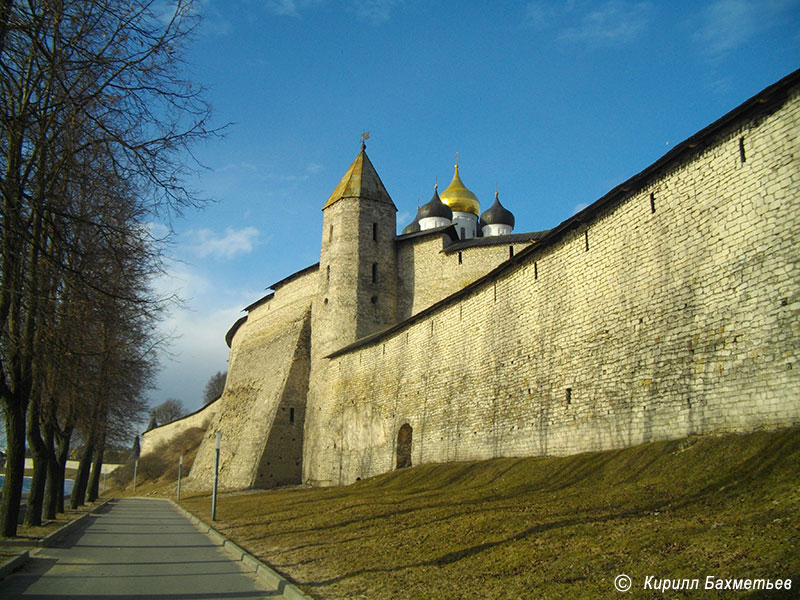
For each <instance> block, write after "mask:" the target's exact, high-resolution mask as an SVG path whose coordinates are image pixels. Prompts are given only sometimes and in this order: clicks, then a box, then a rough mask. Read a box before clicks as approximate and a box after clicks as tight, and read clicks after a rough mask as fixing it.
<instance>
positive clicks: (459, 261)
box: [458, 252, 461, 264]
mask: <svg viewBox="0 0 800 600" xmlns="http://www.w3.org/2000/svg"><path fill="white" fill-rule="evenodd" d="M458 264H461V252H459V253H458Z"/></svg>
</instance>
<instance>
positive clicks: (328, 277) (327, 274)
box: [325, 265, 331, 283]
mask: <svg viewBox="0 0 800 600" xmlns="http://www.w3.org/2000/svg"><path fill="white" fill-rule="evenodd" d="M325 278H326V280H327V282H328V283H330V282H331V266H330V265H328V266H327V267H326V269H325Z"/></svg>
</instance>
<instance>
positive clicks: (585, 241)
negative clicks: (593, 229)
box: [583, 229, 589, 252]
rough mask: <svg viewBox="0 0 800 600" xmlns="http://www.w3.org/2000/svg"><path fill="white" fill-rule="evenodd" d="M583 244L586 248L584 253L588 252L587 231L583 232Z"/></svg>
mask: <svg viewBox="0 0 800 600" xmlns="http://www.w3.org/2000/svg"><path fill="white" fill-rule="evenodd" d="M583 243H584V246H585V248H586V252H588V251H589V230H588V229H587V230H586V231H584V232H583Z"/></svg>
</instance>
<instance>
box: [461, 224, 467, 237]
mask: <svg viewBox="0 0 800 600" xmlns="http://www.w3.org/2000/svg"><path fill="white" fill-rule="evenodd" d="M466 235H467V232H466V230H465V229H464V228H463V227H462V228H461V239H462V240H463V239H464V237H465V236H466Z"/></svg>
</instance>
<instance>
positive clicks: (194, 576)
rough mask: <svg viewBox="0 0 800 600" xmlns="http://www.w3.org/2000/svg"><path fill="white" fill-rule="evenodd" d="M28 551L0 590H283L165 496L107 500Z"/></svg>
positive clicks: (90, 593)
mask: <svg viewBox="0 0 800 600" xmlns="http://www.w3.org/2000/svg"><path fill="white" fill-rule="evenodd" d="M222 543H224V542H222ZM30 554H31V556H30V560H29V561H28V562H27V563H26V564H25V565H24V566H23V567H22V568H21V569H19V570H18V571H17V572H16V573H14V574H12V575H9V576H8V577H7V578H6V579H4V580H3V581H0V598H3V599H4V600H6V599H7V600H12V599H17V598H19V599H23V598H26V599H37V600H38V599H41V600H43V599H44V598H49V599H52V600H57V599H61V598H63V599H67V598H90V597H98V598H109V599H113V598H126V599H130V598H134V597H152V598H161V599H164V600H177V599H179V598H182V599H195V600H196V599H211V598H216V599H221V600H238V599H242V600H245V599H253V598H281V597H288V596H283V593H284V592H283V590H282V589H281V586H279V585H270V584H269V583H268V580H267V579H266V578H263V579H262V578H261V577H256V576H255V575H256V572H257V571H258V567H257V566H254V565H252V564H249V563H248V562H246V561H243V560H241V557H240V559H239V562H234V561H233V560H231V558H230V557H229V556H228V555H226V554H225V553H223V552H222V548H221V546H220V545H217V544H215V543H213V542H212V541H211V540H210V539H209V537H207V536H206V535H203V534H202V533H201V532H199V531H198V530H197V529H195V527H194V526H193V525H192V524H191V523H190V522H189V520H188V519H187V518H186V517H185V516H183V515H182V514H181V513H180V512H178V511H177V510H176V509H175V507H174V506H173V505H172V504H170V502H168V501H167V500H157V499H140V498H127V499H123V500H115V501H112V502H110V503H109V504H108V505H107V506H106V507H105V508H104V509H103V510H102V511H101V512H99V513H96V514H93V515H91V516H90V517H89V518H88V519H84V521H83V524H82V526H81V527H76V528H74V529H73V530H72V531H71V532H69V533H68V534H67V535H66V536H64V538H63V539H62V540H61V541H60V542H58V543H57V544H55V545H54V546H53V547H51V548H41V549H37V550H33V551H31V553H30ZM248 567H249V570H250V572H249V573H247V572H245V571H246V570H247V568H248ZM283 587H285V585H284V586H283ZM291 597H292V598H297V597H298V596H291ZM303 597H305V596H303ZM306 598H307V597H306Z"/></svg>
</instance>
